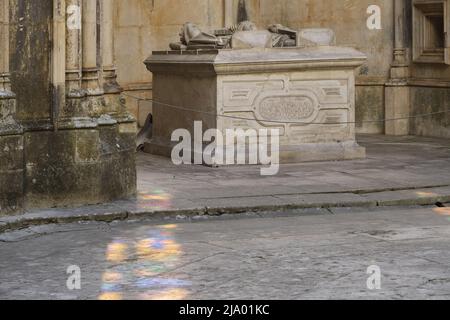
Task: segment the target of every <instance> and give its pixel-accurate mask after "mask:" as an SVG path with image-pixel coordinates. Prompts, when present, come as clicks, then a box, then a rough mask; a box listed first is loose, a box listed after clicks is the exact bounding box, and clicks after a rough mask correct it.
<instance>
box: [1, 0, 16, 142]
mask: <svg viewBox="0 0 450 320" xmlns="http://www.w3.org/2000/svg"><path fill="white" fill-rule="evenodd" d="M0 1H1V2H0V47H1V50H0V135H1V134H2V133H8V132H9V133H11V132H14V131H17V130H19V129H20V127H19V125H18V124H17V123H16V121H15V119H14V116H15V113H16V103H15V97H16V96H15V94H14V93H13V92H12V91H11V81H10V73H9V0H0Z"/></svg>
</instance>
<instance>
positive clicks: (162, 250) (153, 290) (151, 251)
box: [99, 225, 191, 300]
mask: <svg viewBox="0 0 450 320" xmlns="http://www.w3.org/2000/svg"><path fill="white" fill-rule="evenodd" d="M177 229H178V226H177V225H164V226H159V227H155V228H152V229H151V230H149V231H148V232H146V235H145V237H138V238H136V239H129V238H116V239H114V240H113V241H112V242H111V243H110V244H108V246H107V248H106V255H105V258H106V261H107V263H108V268H107V269H106V270H105V271H104V273H103V276H102V288H101V294H100V295H99V299H100V300H125V299H138V300H172V299H174V300H181V299H186V298H187V297H188V296H189V288H190V286H191V283H190V282H189V281H186V280H184V279H181V278H180V277H179V276H176V274H175V273H174V272H173V270H175V269H176V268H177V267H179V265H180V261H179V260H180V257H181V256H182V255H183V251H182V247H181V245H180V244H179V243H178V242H177V241H176V239H175V236H174V233H175V232H176V230H177Z"/></svg>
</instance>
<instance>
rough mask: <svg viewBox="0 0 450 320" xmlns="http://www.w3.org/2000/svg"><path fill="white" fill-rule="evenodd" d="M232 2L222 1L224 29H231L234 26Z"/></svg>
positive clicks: (231, 0) (228, 0)
mask: <svg viewBox="0 0 450 320" xmlns="http://www.w3.org/2000/svg"><path fill="white" fill-rule="evenodd" d="M233 3H234V1H233V0H224V4H223V11H224V13H223V15H224V27H225V28H227V27H231V26H232V25H233V24H234V10H233Z"/></svg>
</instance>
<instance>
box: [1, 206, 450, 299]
mask: <svg viewBox="0 0 450 320" xmlns="http://www.w3.org/2000/svg"><path fill="white" fill-rule="evenodd" d="M449 209H450V208H448V207H447V208H437V207H404V208H394V207H392V208H372V209H368V208H362V209H355V208H353V209H344V208H341V209H330V210H325V209H308V210H309V211H308V210H307V211H302V212H290V213H289V212H283V213H279V212H278V213H264V214H245V215H233V216H222V217H209V218H202V219H197V220H195V221H194V220H193V221H191V222H187V221H182V222H178V221H169V222H166V223H153V222H143V221H136V222H133V221H128V222H113V223H100V222H86V223H77V224H67V225H48V226H38V227H32V228H29V229H26V230H21V231H16V232H11V233H5V234H0V257H1V258H0V299H289V300H293V299H294V300H295V299H450V268H449V261H450V246H449V242H450V220H449V218H450V210H449ZM70 266H78V267H79V268H80V276H81V278H80V279H81V283H80V285H81V287H80V290H73V291H72V290H69V289H68V287H67V284H66V282H67V280H68V277H69V276H68V275H67V274H66V270H67V269H68V268H69V267H70ZM375 266H376V267H378V268H379V270H380V276H381V277H380V280H381V282H380V285H381V286H380V288H379V289H375V290H372V289H374V288H373V287H368V286H367V281H368V279H369V275H368V274H367V271H368V269H369V267H372V268H373V267H375ZM369 271H370V270H369Z"/></svg>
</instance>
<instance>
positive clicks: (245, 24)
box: [237, 21, 258, 31]
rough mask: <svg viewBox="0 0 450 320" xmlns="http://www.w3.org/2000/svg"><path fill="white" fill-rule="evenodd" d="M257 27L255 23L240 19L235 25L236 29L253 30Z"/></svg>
mask: <svg viewBox="0 0 450 320" xmlns="http://www.w3.org/2000/svg"><path fill="white" fill-rule="evenodd" d="M257 29H258V28H257V27H256V24H254V23H253V22H251V21H242V22H241V23H239V25H238V27H237V31H255V30H257Z"/></svg>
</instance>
